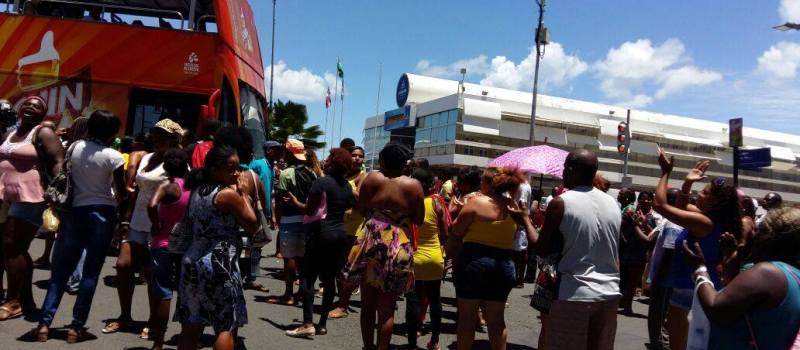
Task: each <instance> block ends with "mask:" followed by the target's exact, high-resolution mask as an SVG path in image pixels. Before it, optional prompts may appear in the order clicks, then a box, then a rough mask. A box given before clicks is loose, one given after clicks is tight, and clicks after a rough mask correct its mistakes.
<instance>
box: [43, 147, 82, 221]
mask: <svg viewBox="0 0 800 350" xmlns="http://www.w3.org/2000/svg"><path fill="white" fill-rule="evenodd" d="M76 144H77V142H76V143H73V144H72V145H70V146H69V149H67V154H66V157H65V160H64V165H63V166H62V168H61V171H59V173H58V174H57V175H56V176H55V177H54V178H53V179H52V180H50V183H49V184H48V185H47V188H46V189H45V190H44V199H45V200H46V201H47V202H48V204H50V207H51V208H54V209H55V210H58V211H62V212H68V211H69V210H70V209H71V208H72V183H71V182H72V181H71V172H72V151H73V150H75V145H76Z"/></svg>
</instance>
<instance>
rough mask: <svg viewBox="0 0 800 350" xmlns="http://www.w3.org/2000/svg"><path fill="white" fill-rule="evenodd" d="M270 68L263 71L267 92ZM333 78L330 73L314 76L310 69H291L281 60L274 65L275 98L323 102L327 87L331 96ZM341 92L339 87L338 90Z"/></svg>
mask: <svg viewBox="0 0 800 350" xmlns="http://www.w3.org/2000/svg"><path fill="white" fill-rule="evenodd" d="M271 68H272V67H271V66H267V68H266V70H265V73H266V74H265V76H266V77H267V78H266V85H267V90H269V75H270V69H271ZM334 81H335V76H334V75H333V74H331V73H328V72H326V73H324V74H323V75H319V74H315V73H314V72H312V71H311V70H310V69H308V68H306V67H302V68H300V69H298V70H295V69H291V68H289V66H288V65H287V64H286V62H284V61H283V60H280V61H278V63H277V64H276V65H275V90H274V91H275V97H276V98H279V99H287V100H291V101H294V102H320V103H322V102H324V101H325V94H326V92H327V89H328V87H330V88H331V93H332V94H333V93H334V91H333V88H334ZM339 91H340V92H341V87H340V88H339Z"/></svg>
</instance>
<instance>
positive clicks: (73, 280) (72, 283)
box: [67, 249, 86, 294]
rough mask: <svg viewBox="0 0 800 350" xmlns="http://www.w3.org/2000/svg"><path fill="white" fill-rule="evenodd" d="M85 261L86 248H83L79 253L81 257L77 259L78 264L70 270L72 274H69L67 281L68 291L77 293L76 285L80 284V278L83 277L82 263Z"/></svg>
mask: <svg viewBox="0 0 800 350" xmlns="http://www.w3.org/2000/svg"><path fill="white" fill-rule="evenodd" d="M85 261H86V249H84V250H83V253H81V259H80V260H78V266H76V267H75V271H73V272H72V275H71V276H69V281H68V282H67V290H69V292H70V293H73V294H74V293H77V292H78V287H80V286H81V280H82V279H83V263H84V262H85Z"/></svg>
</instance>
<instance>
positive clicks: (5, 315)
mask: <svg viewBox="0 0 800 350" xmlns="http://www.w3.org/2000/svg"><path fill="white" fill-rule="evenodd" d="M22 314H23V312H22V308H21V307H20V308H19V309H18V310H17V311H16V312H12V310H11V308H10V307H9V306H8V305H3V306H0V321H8V320H13V319H15V318H18V317H21V316H22Z"/></svg>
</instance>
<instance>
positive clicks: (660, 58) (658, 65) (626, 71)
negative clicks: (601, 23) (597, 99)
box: [593, 38, 722, 108]
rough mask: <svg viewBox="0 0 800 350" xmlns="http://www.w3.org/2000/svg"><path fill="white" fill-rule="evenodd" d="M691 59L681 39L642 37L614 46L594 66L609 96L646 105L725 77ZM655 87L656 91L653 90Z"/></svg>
mask: <svg viewBox="0 0 800 350" xmlns="http://www.w3.org/2000/svg"><path fill="white" fill-rule="evenodd" d="M690 62H691V58H690V57H689V56H688V55H687V54H686V48H685V46H684V45H683V43H682V42H681V41H680V40H678V39H674V38H673V39H668V40H666V41H664V42H663V43H661V45H658V46H653V44H652V42H651V41H650V40H647V39H639V40H637V41H634V42H631V41H628V42H625V43H623V44H622V45H620V46H619V47H617V48H612V49H610V50H609V51H608V54H606V57H605V59H603V60H602V61H599V62H596V63H595V64H594V67H593V68H594V70H595V72H596V74H597V76H598V77H599V78H600V80H601V82H600V91H602V92H603V94H604V95H605V96H606V97H608V98H610V99H613V100H614V102H615V103H619V104H622V105H626V106H630V107H632V108H642V107H646V106H647V105H649V104H650V103H653V102H654V101H655V100H656V99H663V98H666V97H667V96H669V95H671V94H674V93H677V92H680V91H682V90H684V89H686V88H689V87H693V86H702V85H707V84H710V83H713V82H716V81H719V80H721V79H722V75H721V74H720V73H718V72H715V71H712V70H701V69H699V68H697V67H695V66H693V65H691V64H690ZM654 89H655V90H656V91H655V93H651V92H649V91H652V90H654Z"/></svg>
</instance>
